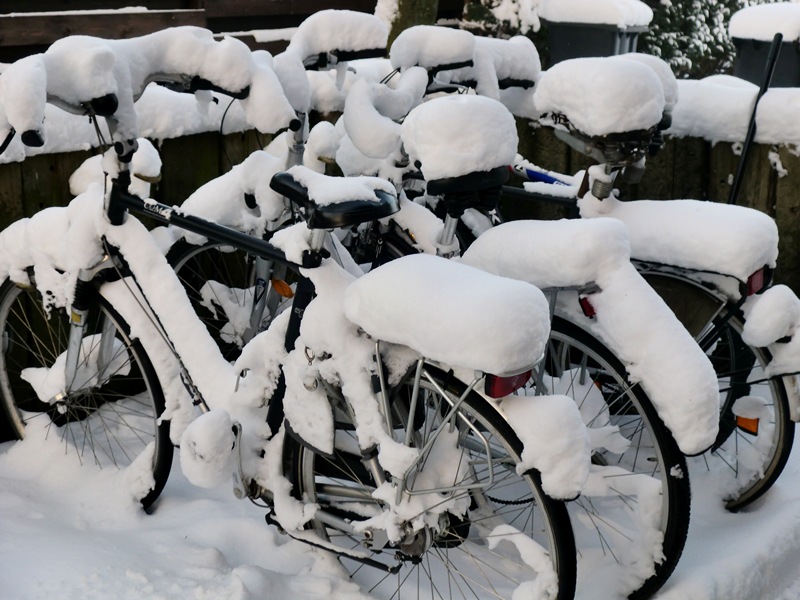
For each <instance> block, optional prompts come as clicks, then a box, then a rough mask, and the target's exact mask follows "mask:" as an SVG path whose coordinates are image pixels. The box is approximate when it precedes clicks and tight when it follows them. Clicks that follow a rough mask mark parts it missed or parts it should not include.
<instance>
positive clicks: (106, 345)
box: [55, 255, 115, 401]
mask: <svg viewBox="0 0 800 600" xmlns="http://www.w3.org/2000/svg"><path fill="white" fill-rule="evenodd" d="M114 266H115V265H114V261H113V259H112V258H111V257H110V256H108V255H106V256H104V257H103V258H102V259H101V260H100V262H98V263H97V264H96V265H94V266H93V267H90V268H88V269H81V270H80V272H79V273H78V280H77V282H76V284H75V294H74V298H73V301H72V305H71V306H70V311H69V324H70V327H69V339H68V342H67V351H66V356H65V361H64V390H63V395H64V396H68V395H69V394H71V393H74V392H78V391H81V388H82V386H85V385H86V383H88V381H90V380H91V378H90V379H89V380H87V381H80V382H79V378H78V369H79V366H80V365H81V364H85V366H86V367H87V368H90V367H91V366H93V367H94V368H95V369H96V371H95V374H96V381H97V382H98V384H99V383H100V382H101V381H102V380H103V379H104V378H105V377H106V376H107V373H106V369H107V368H108V366H109V365H110V364H111V360H112V358H113V353H114V324H113V323H112V322H111V319H110V318H109V316H108V315H107V314H102V315H101V316H100V318H101V323H100V330H99V335H100V340H99V342H98V343H97V344H93V347H92V348H91V350H93V351H94V352H93V353H94V365H89V364H88V362H89V360H90V355H89V352H90V348H84V345H85V344H84V340H85V339H86V331H87V327H88V315H89V310H90V308H91V306H92V302H93V300H94V298H93V296H94V294H95V293H96V290H95V288H94V286H93V284H92V281H93V280H94V278H95V277H96V276H97V274H98V273H99V272H100V271H103V270H105V269H109V268H113V267H114ZM55 400H56V401H57V400H59V398H56V399H55Z"/></svg>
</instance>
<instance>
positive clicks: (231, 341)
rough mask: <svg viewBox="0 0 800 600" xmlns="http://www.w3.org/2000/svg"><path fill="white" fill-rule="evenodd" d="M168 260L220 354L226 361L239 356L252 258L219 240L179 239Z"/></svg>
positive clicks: (251, 294) (249, 301) (247, 311)
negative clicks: (207, 241)
mask: <svg viewBox="0 0 800 600" xmlns="http://www.w3.org/2000/svg"><path fill="white" fill-rule="evenodd" d="M167 260H168V261H169V263H170V265H172V268H173V269H175V272H176V273H177V275H178V279H180V281H181V283H182V284H183V287H184V289H185V290H186V294H187V296H188V297H189V300H190V301H191V303H192V306H193V307H194V310H195V313H197V316H198V317H199V318H200V320H201V321H202V322H203V323H204V324H205V326H206V328H207V329H208V332H209V333H210V334H211V337H213V338H214V341H215V342H216V343H217V346H218V347H219V349H220V352H222V355H223V356H224V357H225V358H226V359H227V360H229V361H233V360H235V359H236V358H238V356H239V354H240V353H241V350H242V346H243V345H244V343H245V342H246V341H247V339H245V338H246V337H247V335H248V333H247V331H248V328H249V327H250V313H251V309H252V306H253V298H254V295H255V283H254V280H255V275H254V272H253V263H254V257H253V256H252V255H250V254H247V253H246V252H244V251H242V250H236V249H234V248H232V247H230V246H224V245H223V244H219V243H212V242H209V243H207V244H203V245H202V246H197V245H194V244H189V243H188V242H186V241H185V240H180V241H178V242H177V243H175V244H174V245H173V246H172V247H171V248H170V250H169V252H168V253H167Z"/></svg>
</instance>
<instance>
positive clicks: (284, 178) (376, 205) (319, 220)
mask: <svg viewBox="0 0 800 600" xmlns="http://www.w3.org/2000/svg"><path fill="white" fill-rule="evenodd" d="M336 179H337V178H336V177H331V180H333V181H334V183H335V180H336ZM269 186H270V187H271V188H272V189H273V190H275V191H276V192H278V193H279V194H281V195H282V196H285V197H286V198H288V199H289V200H290V201H291V202H293V203H295V204H296V205H297V206H300V207H301V208H302V209H303V210H304V211H305V214H306V222H307V224H308V227H309V229H335V228H337V227H350V226H352V225H359V224H361V223H366V222H369V221H376V220H378V219H383V218H385V217H388V216H390V215H393V214H394V213H396V212H397V211H398V210H400V204H399V203H398V201H397V198H396V197H395V196H393V195H392V194H389V193H387V192H384V191H382V190H374V193H375V196H374V197H373V198H364V199H363V200H343V201H342V202H335V203H331V204H324V205H319V204H317V203H315V202H314V201H313V200H312V199H311V198H309V197H308V189H306V188H305V187H304V186H303V185H302V184H300V183H299V182H298V181H297V180H295V179H294V178H293V177H292V175H291V174H289V173H286V172H283V173H276V174H275V175H274V176H273V177H272V180H271V181H270V183H269Z"/></svg>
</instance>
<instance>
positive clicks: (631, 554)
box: [538, 317, 691, 598]
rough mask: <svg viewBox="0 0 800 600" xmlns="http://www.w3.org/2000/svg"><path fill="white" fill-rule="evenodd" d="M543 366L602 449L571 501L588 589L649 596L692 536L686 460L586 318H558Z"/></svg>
mask: <svg viewBox="0 0 800 600" xmlns="http://www.w3.org/2000/svg"><path fill="white" fill-rule="evenodd" d="M540 369H541V371H540V373H539V376H538V377H539V379H540V380H539V383H538V385H543V386H544V389H545V392H546V393H560V394H565V395H567V396H570V397H572V398H574V399H575V401H576V402H577V404H578V407H579V409H580V411H581V415H582V416H583V419H584V422H585V423H586V425H587V427H589V429H590V430H591V431H592V435H593V438H592V439H593V445H594V446H596V447H595V448H594V450H593V455H592V463H593V466H592V475H591V478H590V482H589V486H588V488H587V490H586V492H585V493H584V494H583V495H582V496H581V497H579V498H578V499H577V500H576V501H574V502H571V503H570V504H569V510H570V515H571V516H572V522H573V529H574V532H575V539H576V544H577V548H578V553H579V563H578V575H579V584H578V589H579V592H580V590H581V589H582V587H583V586H592V585H603V586H604V587H603V589H614V590H615V591H616V592H617V593H621V594H624V595H627V596H628V597H629V598H647V597H649V596H650V595H652V594H653V593H655V591H657V590H658V589H659V588H660V587H661V586H662V585H663V584H664V583H665V582H666V580H667V579H668V577H669V576H670V574H671V573H672V571H673V570H674V569H675V567H676V566H677V563H678V560H679V559H680V556H681V554H682V552H683V548H684V545H685V542H686V536H687V534H688V529H689V518H690V511H691V506H690V499H691V498H690V497H691V492H690V487H689V479H688V471H687V468H686V460H685V458H684V456H683V455H682V454H681V452H680V450H679V449H678V446H677V443H676V442H675V440H674V438H673V437H672V435H671V434H670V432H669V430H668V429H667V428H666V426H665V425H664V424H663V422H662V421H661V419H660V418H659V417H658V414H657V412H656V410H655V408H654V407H653V405H652V403H651V401H650V399H649V398H648V397H647V395H646V394H645V393H644V391H643V390H642V389H641V387H640V386H638V385H631V383H630V382H629V381H628V378H627V374H626V372H625V369H624V367H623V366H622V364H621V363H620V362H619V361H618V360H617V359H616V357H614V356H613V354H612V353H611V352H610V351H609V350H608V349H607V348H606V347H605V346H604V345H603V344H602V343H601V342H599V341H598V340H597V339H596V338H594V337H593V336H591V335H590V334H588V333H587V332H585V331H584V330H582V329H580V328H579V327H577V326H576V325H574V324H572V323H569V322H567V321H565V320H564V319H561V318H559V317H555V318H554V320H553V323H552V331H551V338H550V340H549V342H548V349H547V353H546V356H545V359H544V361H543V362H542V364H541V367H540ZM609 428H611V429H609ZM614 428H616V430H615V429H614ZM598 578H602V579H603V583H602V584H600V583H599V581H598Z"/></svg>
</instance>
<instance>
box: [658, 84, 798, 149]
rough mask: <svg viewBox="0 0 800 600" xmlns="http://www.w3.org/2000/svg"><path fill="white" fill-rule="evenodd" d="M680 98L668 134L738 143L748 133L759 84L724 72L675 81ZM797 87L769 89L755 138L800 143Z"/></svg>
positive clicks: (762, 141)
mask: <svg viewBox="0 0 800 600" xmlns="http://www.w3.org/2000/svg"><path fill="white" fill-rule="evenodd" d="M678 89H679V92H680V100H679V101H678V103H677V105H676V106H675V110H674V112H673V120H672V127H670V129H669V130H668V133H669V134H671V135H674V136H677V137H700V138H705V139H707V140H710V141H711V142H718V141H722V142H741V141H743V140H744V138H745V135H746V133H747V127H748V123H749V121H750V115H751V113H752V110H753V102H754V101H755V97H756V94H757V92H758V86H756V85H754V84H752V83H749V82H746V81H744V80H742V79H739V78H736V77H731V76H727V75H716V76H713V77H707V78H705V79H701V80H697V81H694V80H693V81H685V80H680V81H678ZM798 110H800V89H798V88H772V89H770V90H768V91H767V92H766V93H765V94H764V96H763V97H762V98H761V101H760V102H759V105H758V112H757V113H756V137H755V141H756V142H759V143H762V144H780V143H785V144H800V124H798V121H797V119H796V118H795V115H796V114H797V111H798Z"/></svg>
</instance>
